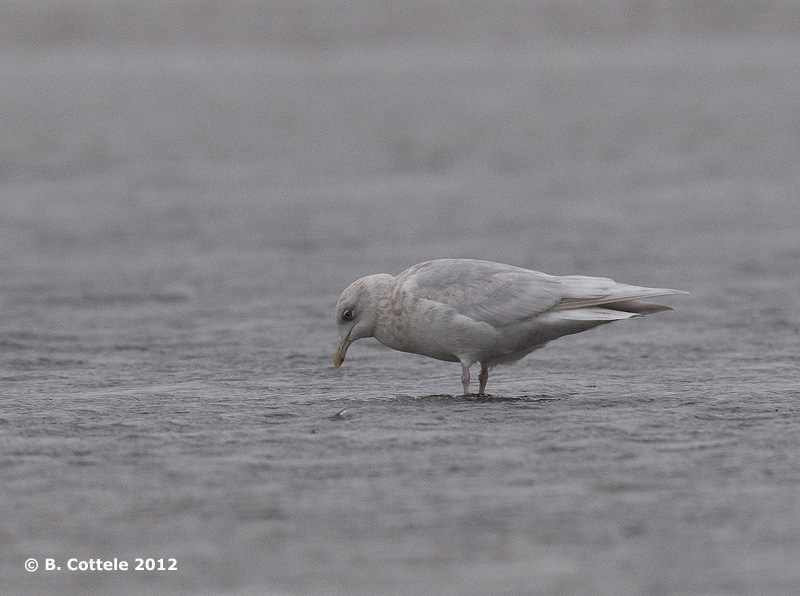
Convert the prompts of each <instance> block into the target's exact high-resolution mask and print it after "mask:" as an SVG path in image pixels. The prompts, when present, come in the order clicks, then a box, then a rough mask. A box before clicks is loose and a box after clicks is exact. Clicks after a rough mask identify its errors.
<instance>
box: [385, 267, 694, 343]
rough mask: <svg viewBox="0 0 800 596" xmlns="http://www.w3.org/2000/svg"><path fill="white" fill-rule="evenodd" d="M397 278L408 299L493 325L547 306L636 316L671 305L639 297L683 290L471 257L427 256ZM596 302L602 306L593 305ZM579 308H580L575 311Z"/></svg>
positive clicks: (604, 315) (583, 316)
mask: <svg viewBox="0 0 800 596" xmlns="http://www.w3.org/2000/svg"><path fill="white" fill-rule="evenodd" d="M399 277H400V278H401V279H400V281H401V283H402V284H403V288H404V289H405V290H406V292H408V293H409V294H410V295H411V297H412V299H414V300H431V301H433V302H438V303H440V304H445V305H447V306H450V307H451V308H453V309H454V310H455V311H456V312H458V313H459V314H462V315H464V316H467V317H469V318H471V319H473V320H475V321H481V322H484V323H488V324H490V325H492V326H493V327H495V328H498V327H504V326H506V325H510V324H512V323H516V322H518V321H521V320H524V319H528V318H531V317H533V316H536V315H541V314H544V313H547V312H551V311H552V312H554V313H555V312H558V311H571V314H567V313H566V312H564V313H563V315H561V316H560V317H559V318H565V319H576V318H577V319H587V320H588V319H594V320H598V321H600V320H612V319H619V318H627V317H623V316H620V314H619V313H620V312H625V313H631V315H632V316H635V315H643V314H649V313H653V312H658V311H660V310H671V308H670V307H669V306H662V305H659V304H651V303H646V302H640V300H641V299H643V298H651V297H653V296H663V295H667V294H685V293H686V292H682V291H680V290H671V289H666V288H645V287H640V286H631V285H628V284H620V283H617V282H615V281H614V280H612V279H609V278H606V277H588V276H583V275H567V276H560V277H559V276H554V275H547V274H545V273H540V272H538V271H531V270H529V269H522V268H520V267H514V266H511V265H504V264H502V263H493V262H489V261H476V260H471V259H438V260H435V261H428V262H425V263H420V264H419V265H415V266H414V267H411V268H410V269H408V270H406V271H404V272H403V273H401V274H400V276H399ZM600 306H602V307H603V308H602V309H598V308H596V307H600ZM581 309H584V312H583V313H577V312H575V311H578V310H581ZM609 309H610V310H609ZM611 311H617V314H616V315H614V313H613V312H611ZM593 315H594V316H593ZM601 315H602V316H601ZM631 315H628V316H631Z"/></svg>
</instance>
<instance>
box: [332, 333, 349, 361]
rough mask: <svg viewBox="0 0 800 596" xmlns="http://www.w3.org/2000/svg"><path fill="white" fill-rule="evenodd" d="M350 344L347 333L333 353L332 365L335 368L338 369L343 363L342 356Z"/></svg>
mask: <svg viewBox="0 0 800 596" xmlns="http://www.w3.org/2000/svg"><path fill="white" fill-rule="evenodd" d="M351 343H353V342H351V341H350V334H349V333H348V334H347V335H345V336H344V337H342V338H341V339H340V340H339V343H338V344H337V345H336V351H334V353H333V365H334V366H335V367H336V368H339V367H340V366H341V365H342V362H344V355H345V354H346V353H347V348H349V347H350V344H351Z"/></svg>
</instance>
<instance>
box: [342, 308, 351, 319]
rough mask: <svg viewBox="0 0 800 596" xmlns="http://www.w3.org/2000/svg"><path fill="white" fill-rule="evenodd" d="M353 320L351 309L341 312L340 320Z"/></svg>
mask: <svg viewBox="0 0 800 596" xmlns="http://www.w3.org/2000/svg"><path fill="white" fill-rule="evenodd" d="M352 320H353V311H352V310H350V309H349V308H348V309H347V310H346V311H344V312H343V313H342V321H352Z"/></svg>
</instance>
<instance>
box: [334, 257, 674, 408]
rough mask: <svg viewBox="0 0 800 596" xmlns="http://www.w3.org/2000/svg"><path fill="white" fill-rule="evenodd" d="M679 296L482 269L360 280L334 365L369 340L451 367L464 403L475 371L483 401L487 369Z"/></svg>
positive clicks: (465, 263) (344, 302) (457, 262)
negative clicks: (455, 367)
mask: <svg viewBox="0 0 800 596" xmlns="http://www.w3.org/2000/svg"><path fill="white" fill-rule="evenodd" d="M686 293H687V292H683V291H681V290H671V289H666V288H646V287H640V286H631V285H627V284H621V283H617V282H615V281H614V280H612V279H608V278H606V277H588V276H584V275H565V276H556V275H548V274H546V273H540V272H539V271H531V270H529V269H523V268H521V267H514V266H513V265H504V264H503V263H494V262H491V261H479V260H473V259H436V260H433V261H426V262H424V263H419V264H417V265H414V266H413V267H410V268H408V269H406V270H405V271H403V272H402V273H400V274H399V275H396V276H392V275H389V274H386V273H379V274H376V275H368V276H366V277H362V278H361V279H359V280H356V281H354V282H353V283H352V284H350V285H349V286H348V287H347V288H346V289H345V290H344V292H342V295H341V296H340V297H339V300H338V302H337V304H336V322H337V325H338V329H339V342H338V344H337V346H336V350H335V352H334V355H333V364H334V366H335V367H336V368H339V367H340V366H341V365H342V362H344V359H345V354H346V353H347V349H348V348H349V347H350V344H352V343H353V342H354V341H356V340H358V339H361V338H364V337H374V338H375V339H377V340H378V341H379V342H380V343H382V344H383V345H385V346H388V347H390V348H392V349H395V350H399V351H401V352H411V353H414V354H421V355H423V356H428V357H430V358H436V359H438V360H444V361H448V362H460V363H461V383H462V385H463V387H464V395H469V384H470V372H469V371H470V367H471V366H472V365H473V364H475V363H480V373H479V374H478V393H479V394H481V395H483V394H484V393H485V391H486V382H487V380H488V379H489V370H490V369H491V368H493V367H494V366H495V365H498V364H508V363H512V362H516V361H517V360H519V359H520V358H522V357H523V356H526V355H528V354H530V353H531V352H532V351H534V350H536V349H539V348H541V347H542V346H544V345H545V344H546V343H547V342H549V341H552V340H554V339H556V338H559V337H561V336H562V335H569V334H572V333H580V332H581V331H586V330H587V329H591V328H593V327H597V326H598V325H603V324H605V323H610V322H611V321H620V320H623V319H630V318H633V317H638V316H641V315H646V314H651V313H655V312H659V311H663V310H672V308H671V307H669V306H663V305H660V304H653V303H650V302H642V299H644V298H652V297H654V296H665V295H668V294H686Z"/></svg>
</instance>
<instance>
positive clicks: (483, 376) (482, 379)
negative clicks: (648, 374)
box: [478, 363, 489, 395]
mask: <svg viewBox="0 0 800 596" xmlns="http://www.w3.org/2000/svg"><path fill="white" fill-rule="evenodd" d="M488 380H489V369H488V368H486V365H484V364H483V363H481V372H480V373H478V383H479V386H478V393H480V394H481V395H483V394H484V393H486V381H488Z"/></svg>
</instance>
